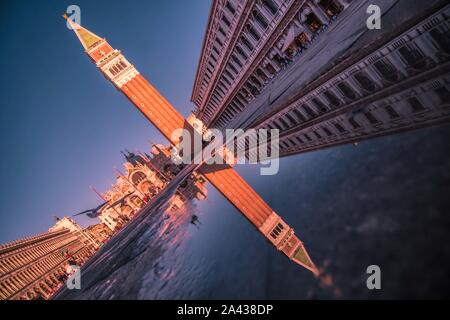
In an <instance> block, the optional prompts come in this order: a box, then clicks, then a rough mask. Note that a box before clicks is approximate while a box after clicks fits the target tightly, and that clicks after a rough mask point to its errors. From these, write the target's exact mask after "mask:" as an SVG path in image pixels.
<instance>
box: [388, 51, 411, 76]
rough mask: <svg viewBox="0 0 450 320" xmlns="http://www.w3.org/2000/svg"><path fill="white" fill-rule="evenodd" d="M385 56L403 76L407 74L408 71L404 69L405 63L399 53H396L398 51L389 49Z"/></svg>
mask: <svg viewBox="0 0 450 320" xmlns="http://www.w3.org/2000/svg"><path fill="white" fill-rule="evenodd" d="M387 58H388V59H389V60H390V61H391V62H392V65H393V66H394V67H395V68H396V69H397V70H398V71H399V72H400V73H401V74H402V75H403V76H407V75H408V72H407V71H406V64H405V63H404V62H403V60H402V58H400V54H399V53H398V51H391V53H390V54H389V55H388V56H387Z"/></svg>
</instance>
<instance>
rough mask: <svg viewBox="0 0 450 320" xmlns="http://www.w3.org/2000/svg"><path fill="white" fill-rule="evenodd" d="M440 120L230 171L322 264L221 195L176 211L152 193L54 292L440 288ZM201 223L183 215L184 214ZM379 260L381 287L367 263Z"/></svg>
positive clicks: (445, 129)
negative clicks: (283, 245)
mask: <svg viewBox="0 0 450 320" xmlns="http://www.w3.org/2000/svg"><path fill="white" fill-rule="evenodd" d="M449 137H450V126H448V125H447V126H441V127H435V128H429V129H423V130H419V131H416V132H409V133H404V134H399V135H396V136H391V137H383V138H378V139H374V140H369V141H365V142H362V143H360V144H359V145H358V146H353V145H347V146H341V147H336V148H330V149H326V150H322V151H318V152H314V153H307V154H303V155H297V156H294V157H289V158H285V159H282V160H281V163H280V172H279V173H278V174H277V175H275V176H260V175H259V168H258V167H257V166H243V167H240V168H239V169H238V171H239V172H240V173H241V174H242V175H243V177H244V178H246V179H247V180H248V181H249V183H250V184H251V185H252V186H253V187H254V188H255V189H256V190H257V191H258V192H259V193H260V194H261V195H262V197H263V198H264V199H265V200H266V201H267V202H268V203H269V204H270V205H271V206H272V207H273V208H274V210H275V211H276V212H277V213H278V214H280V215H281V216H282V217H283V219H284V220H285V221H286V222H287V223H288V224H290V225H291V226H292V227H293V228H294V229H295V230H296V233H297V234H298V235H299V237H300V239H302V240H303V241H304V243H305V246H306V248H307V249H308V250H309V253H310V255H311V257H312V259H313V260H314V261H315V262H316V264H317V265H318V266H319V267H320V268H321V270H322V276H321V277H320V278H319V279H316V278H314V277H313V276H312V274H311V273H310V272H308V271H306V270H304V269H302V268H301V267H299V266H298V265H296V264H295V263H292V262H291V261H289V260H288V259H287V258H286V257H285V256H284V255H283V254H280V253H279V252H277V251H276V250H275V249H274V248H273V247H272V246H271V245H270V244H269V243H267V242H266V240H265V239H264V238H263V237H262V236H261V235H260V234H259V233H258V232H257V231H256V230H255V229H254V227H253V226H252V225H250V224H249V223H248V221H247V220H246V219H245V218H244V217H243V216H241V214H240V213H238V212H237V211H236V210H235V209H234V208H233V207H232V206H231V205H230V204H229V203H228V202H227V201H226V200H225V199H224V198H222V196H221V195H220V194H219V193H218V192H217V191H215V190H214V189H213V188H212V187H211V186H209V199H208V200H206V201H204V202H197V203H190V204H188V206H187V207H185V208H184V209H182V210H180V211H178V212H168V211H166V210H165V206H166V202H167V199H168V198H169V197H170V194H168V195H162V196H161V199H159V200H158V201H157V202H156V203H155V204H153V205H151V206H149V208H148V209H146V210H145V212H144V213H142V214H141V215H140V216H139V217H138V218H137V219H135V220H134V221H133V222H132V223H131V224H130V225H129V226H128V227H127V229H125V230H123V231H122V232H121V234H119V235H117V236H116V237H115V238H113V239H112V240H111V241H110V242H109V243H108V244H107V245H106V246H105V247H104V248H103V249H102V251H100V252H99V253H98V254H97V255H96V256H95V257H94V258H93V259H92V260H91V261H90V262H89V263H88V265H86V266H85V267H84V268H83V269H82V277H81V287H82V289H81V290H72V291H69V290H65V291H63V292H62V293H60V294H59V296H58V297H57V298H60V299H221V298H225V299H268V298H270V299H310V298H313V299H323V298H327V299H330V298H331V299H335V298H352V299H364V298H369V299H378V298H441V297H448V296H449V293H450V290H449V285H450V281H449V276H448V270H450V268H449V267H450V215H449V207H450V206H449V204H450V197H449V196H448V195H449V194H450V155H449V150H450V148H449V147H450V142H449ZM194 213H195V214H197V215H198V216H199V219H200V224H199V225H198V226H197V227H196V226H194V225H192V224H190V223H189V222H190V220H191V216H192V214H194ZM373 264H376V265H378V266H380V268H381V286H382V289H381V290H375V291H371V290H368V289H367V287H366V279H367V277H368V275H367V274H366V268H367V267H368V266H369V265H373Z"/></svg>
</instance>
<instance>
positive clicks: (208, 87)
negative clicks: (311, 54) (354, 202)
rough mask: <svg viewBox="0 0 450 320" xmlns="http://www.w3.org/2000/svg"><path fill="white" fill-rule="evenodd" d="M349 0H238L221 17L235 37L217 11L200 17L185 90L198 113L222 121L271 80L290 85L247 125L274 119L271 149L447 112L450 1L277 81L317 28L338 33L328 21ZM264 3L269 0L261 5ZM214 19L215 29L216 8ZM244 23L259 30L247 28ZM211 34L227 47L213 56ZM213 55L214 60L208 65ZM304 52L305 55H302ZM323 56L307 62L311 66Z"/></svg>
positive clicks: (265, 93) (327, 141)
mask: <svg viewBox="0 0 450 320" xmlns="http://www.w3.org/2000/svg"><path fill="white" fill-rule="evenodd" d="M225 3H226V2H221V1H216V2H215V4H214V5H215V6H217V7H220V8H222V11H223V12H224V13H223V14H224V15H225V16H226V13H227V12H228V14H230V12H229V9H227V4H225ZM228 3H232V2H231V1H230V2H228ZM355 4H356V2H355ZM352 5H353V3H350V4H349V3H346V2H344V1H294V2H292V1H256V2H254V3H253V2H246V6H252V7H251V9H250V8H247V7H242V8H241V6H240V5H237V7H236V10H235V13H234V15H235V16H237V17H238V18H236V19H234V20H232V19H231V18H229V19H228V20H230V21H235V20H236V21H238V22H235V24H233V25H232V27H233V31H230V33H234V34H235V33H237V34H240V38H239V40H236V39H235V38H233V37H231V38H226V39H222V40H221V38H220V36H219V34H220V32H219V31H217V30H218V29H217V26H216V25H215V24H214V23H212V22H211V21H218V20H219V19H221V18H220V15H218V14H217V13H216V14H215V16H212V17H210V24H209V27H208V32H207V35H206V38H205V46H204V49H203V54H202V57H201V60H200V65H199V69H198V73H197V78H196V85H195V87H194V91H193V95H192V100H193V101H194V102H195V103H196V105H197V106H198V107H199V110H198V111H197V114H198V116H199V117H200V118H202V119H203V120H204V121H206V122H207V123H208V124H209V125H210V126H213V127H217V128H222V129H223V128H225V127H229V126H232V125H233V121H234V120H235V119H236V118H237V117H238V116H239V115H240V114H241V113H242V112H243V111H244V110H245V109H249V108H251V107H252V105H255V106H256V105H264V104H267V102H265V101H269V100H270V91H271V88H272V87H274V86H275V87H277V90H278V92H282V91H283V89H282V87H283V85H284V86H285V87H286V90H291V91H288V93H289V94H290V98H289V99H285V101H283V102H280V103H278V104H277V103H274V104H273V105H272V106H271V108H270V109H268V110H267V112H265V113H263V114H260V115H259V117H258V118H257V119H255V120H253V122H251V123H250V124H248V127H247V128H267V129H279V130H280V146H279V148H280V149H279V154H280V155H281V156H288V155H292V154H298V153H302V152H307V151H312V150H317V149H321V148H324V147H329V146H334V145H339V144H344V143H351V142H358V141H361V140H363V139H367V138H371V137H378V136H381V135H387V134H392V133H396V132H402V131H406V130H412V129H416V128H421V127H425V126H430V125H434V124H439V123H444V122H448V121H449V113H450V108H449V107H450V106H449V104H450V94H449V82H450V76H449V57H450V52H449V51H448V50H449V49H448V48H449V47H450V45H449V43H450V39H449V34H450V33H449V19H448V17H449V16H450V9H449V6H448V5H446V3H445V1H430V3H429V8H428V10H425V11H423V12H419V13H415V16H413V17H411V18H410V19H409V21H407V23H404V24H403V25H402V26H401V28H398V29H396V30H387V31H388V32H385V33H384V35H383V37H382V38H379V39H376V40H375V41H372V42H371V43H367V44H365V45H364V47H361V48H359V49H360V50H355V49H354V48H352V52H351V54H349V53H348V52H346V53H345V55H344V56H342V57H339V58H337V57H335V58H334V59H333V60H332V61H334V64H333V66H332V67H331V68H330V67H329V68H323V69H327V70H326V71H324V72H322V73H317V75H315V77H314V78H313V80H311V81H310V82H306V83H305V82H303V83H302V82H299V83H295V84H292V83H286V84H283V80H282V78H283V75H285V74H286V73H291V74H292V73H295V72H296V71H297V70H299V71H297V72H300V70H301V68H302V64H301V62H302V57H303V56H304V55H305V54H307V53H308V51H309V50H314V46H315V45H316V43H317V42H318V41H317V40H320V38H321V37H322V35H323V34H324V33H328V32H329V33H330V34H329V36H330V37H331V36H332V34H331V33H333V32H334V33H336V34H335V35H334V37H335V38H339V37H341V38H342V37H344V36H346V35H342V34H337V32H339V31H337V30H336V29H338V28H334V29H333V28H329V26H331V25H332V24H334V23H336V21H339V19H341V16H342V15H345V14H346V12H345V11H344V9H345V10H346V9H348V8H351V6H352ZM268 7H273V10H272V12H271V14H269V13H268V12H267V8H268ZM275 9H276V10H275ZM255 10H256V11H255ZM219 11H220V10H219ZM269 11H270V10H269ZM262 19H263V21H266V23H262V22H261V21H260V20H262ZM345 19H350V17H348V16H347V17H345ZM241 20H243V21H245V22H239V21H241ZM219 21H220V20H219ZM218 25H219V28H222V29H223V27H224V25H223V18H222V21H221V22H220V23H218ZM240 25H246V26H247V27H245V28H244V27H242V28H240ZM266 25H267V26H266ZM264 26H266V27H265V29H264V30H265V31H264V33H262V32H261V30H260V29H261V28H263V27H264ZM252 27H253V29H254V30H253V31H259V32H260V33H259V34H260V35H261V36H260V37H252V36H251V35H252V34H253V33H254V32H252V30H251V29H252ZM258 27H259V28H260V29H258ZM213 35H215V36H216V37H213ZM258 38H259V40H257V39H258ZM218 39H219V42H222V43H224V46H226V47H227V48H222V49H221V50H222V54H221V58H217V57H216V56H215V54H214V51H215V50H214V47H215V46H218V44H217V42H218V41H217V40H218ZM247 42H250V47H251V48H252V49H251V50H250V48H248V47H247V48H246V43H247ZM211 47H212V49H209V48H211ZM331 49H332V48H330V50H331ZM323 50H324V51H326V48H325V49H323ZM242 51H244V54H242V53H243V52H242ZM227 53H228V56H226V54H227ZM320 55H321V53H318V58H317V60H319V59H320ZM313 59H314V58H313ZM214 60H217V61H219V62H217V64H214V65H213V64H212V63H211V62H212V61H214ZM324 60H326V59H324ZM226 62H228V63H226ZM313 62H314V60H312V59H311V58H309V62H308V63H313ZM326 62H327V61H325V62H323V63H322V62H320V61H317V62H314V63H315V64H317V69H318V70H319V69H320V68H322V67H324V66H325V63H326ZM321 63H322V64H321ZM213 66H214V72H211V73H210V69H211V68H212V67H213ZM208 79H211V80H208ZM249 152H252V150H250V151H249ZM253 152H255V153H256V148H254V150H253Z"/></svg>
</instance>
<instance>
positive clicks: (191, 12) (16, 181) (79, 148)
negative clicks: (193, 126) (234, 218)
mask: <svg viewBox="0 0 450 320" xmlns="http://www.w3.org/2000/svg"><path fill="white" fill-rule="evenodd" d="M70 4H77V5H78V6H80V8H81V24H82V25H83V26H85V27H86V28H88V29H89V30H91V31H92V32H94V33H96V34H97V35H99V36H101V37H105V38H106V39H107V40H108V41H109V43H110V44H111V45H112V46H113V47H115V48H117V49H120V50H122V52H123V53H124V54H125V56H126V57H127V58H128V60H130V62H131V63H133V64H134V65H135V66H136V67H137V69H138V70H139V71H140V72H141V73H142V74H143V75H144V76H145V77H146V78H147V79H148V80H149V81H150V82H151V83H152V84H153V85H154V86H155V87H156V88H157V89H158V90H159V91H160V92H161V93H162V94H163V95H164V96H165V97H166V98H167V99H168V100H169V101H170V102H171V103H172V104H173V105H174V106H175V107H176V108H177V109H178V110H179V111H181V112H182V113H183V115H188V114H189V112H190V110H191V109H192V104H191V103H190V101H189V100H190V95H191V89H192V85H193V80H194V76H195V71H196V68H197V62H198V58H199V54H200V50H201V45H202V40H203V35H204V31H205V25H206V21H207V18H208V12H209V7H210V1H207V0H189V1H166V0H165V1H162V0H161V1H156V0H155V1H117V2H111V1H76V2H71V1H48V0H46V1H2V2H1V4H0V35H1V37H0V39H1V41H2V50H1V51H0V63H1V70H2V77H1V78H0V84H1V94H0V105H1V117H0V121H1V126H0V129H1V134H2V138H1V140H0V141H1V152H2V156H1V177H2V183H1V192H0V197H1V210H0V243H4V242H7V241H11V240H15V239H18V238H21V237H24V236H29V235H34V234H37V233H40V232H45V231H46V230H47V229H48V228H49V227H50V226H51V225H52V223H53V218H52V217H53V215H58V216H64V215H70V214H72V213H74V212H77V211H81V210H84V209H87V208H91V207H93V206H96V205H97V204H98V203H99V201H100V200H99V199H98V197H97V196H96V195H95V194H94V193H93V192H92V191H91V190H90V189H89V185H93V186H95V187H97V188H98V189H99V190H106V189H108V188H109V186H110V185H111V184H112V183H113V181H114V174H113V167H114V166H117V167H118V168H120V169H122V163H123V158H122V156H121V154H120V152H119V151H120V150H123V149H125V148H128V149H129V150H144V151H147V150H148V148H149V143H148V140H152V141H154V142H165V141H164V138H163V137H162V136H161V135H160V134H159V133H158V132H157V131H156V129H154V128H153V127H152V125H151V124H150V123H149V122H148V121H147V120H146V119H144V117H143V116H142V115H141V114H140V113H139V112H138V111H137V110H136V109H135V108H134V107H133V106H132V104H131V103H130V102H128V100H127V99H126V98H125V97H124V96H122V94H120V93H119V92H118V91H117V90H116V89H115V88H114V87H113V85H112V84H111V83H109V82H107V81H106V80H105V79H104V77H103V76H102V75H101V74H100V73H99V72H98V71H97V70H96V67H95V66H94V65H93V64H92V63H91V62H90V60H89V58H88V57H87V56H86V55H85V54H84V52H83V48H82V46H81V44H80V43H79V41H78V39H77V38H76V36H75V34H74V33H73V31H71V30H68V29H67V28H66V26H65V21H64V20H63V19H62V18H61V14H62V13H63V12H64V11H65V9H66V8H67V6H68V5H70ZM78 221H79V222H81V224H82V225H87V224H88V223H92V222H93V221H92V220H89V219H88V218H80V219H78Z"/></svg>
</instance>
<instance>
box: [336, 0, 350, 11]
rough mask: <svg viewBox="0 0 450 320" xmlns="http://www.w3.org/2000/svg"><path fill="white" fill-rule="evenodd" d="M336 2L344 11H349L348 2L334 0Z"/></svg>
mask: <svg viewBox="0 0 450 320" xmlns="http://www.w3.org/2000/svg"><path fill="white" fill-rule="evenodd" d="M334 1H336V3H338V4H340V5H341V6H343V7H344V10H345V9H347V8H348V6H349V5H350V4H348V3H347V2H345V0H334Z"/></svg>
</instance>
